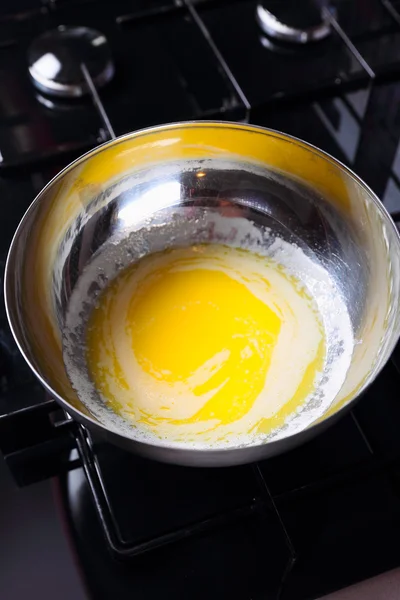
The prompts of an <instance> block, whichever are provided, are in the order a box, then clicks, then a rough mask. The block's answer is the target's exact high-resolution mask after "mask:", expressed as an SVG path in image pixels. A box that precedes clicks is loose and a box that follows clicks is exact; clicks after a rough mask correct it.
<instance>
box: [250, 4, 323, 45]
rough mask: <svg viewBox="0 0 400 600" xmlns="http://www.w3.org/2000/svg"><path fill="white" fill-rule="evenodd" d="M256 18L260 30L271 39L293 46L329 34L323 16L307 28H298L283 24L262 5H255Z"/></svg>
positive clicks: (313, 40) (321, 38)
mask: <svg viewBox="0 0 400 600" xmlns="http://www.w3.org/2000/svg"><path fill="white" fill-rule="evenodd" d="M256 17H257V21H258V24H259V25H260V27H261V29H262V30H263V31H264V32H265V33H266V34H267V35H269V36H271V37H272V38H275V39H278V40H282V41H284V42H290V43H294V44H308V43H309V42H316V41H319V40H323V39H325V38H326V37H327V36H328V35H329V34H330V33H331V25H330V22H329V20H328V19H327V18H326V16H325V15H322V14H321V22H320V23H318V24H316V25H312V26H310V27H307V28H299V27H295V26H293V25H290V24H288V23H284V22H283V21H282V20H281V19H280V18H278V17H276V16H275V15H274V14H273V12H272V11H271V10H269V9H268V8H267V7H266V6H264V4H263V3H260V4H258V5H257V8H256Z"/></svg>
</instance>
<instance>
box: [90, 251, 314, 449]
mask: <svg viewBox="0 0 400 600" xmlns="http://www.w3.org/2000/svg"><path fill="white" fill-rule="evenodd" d="M324 361H325V341H324V335H323V328H322V324H321V319H320V316H319V315H318V313H317V312H316V310H315V307H314V306H313V303H312V300H311V298H310V297H309V295H308V294H307V293H306V292H305V290H304V289H303V288H302V287H301V286H300V283H299V282H298V281H297V280H296V279H295V278H293V277H289V276H288V275H287V274H286V273H285V272H284V271H283V270H282V268H280V267H279V265H277V264H276V263H274V262H273V261H269V260H267V259H265V258H264V257H260V256H257V255H255V254H252V253H250V252H247V251H242V250H236V249H232V248H228V247H225V246H219V245H207V246H197V247H191V248H183V249H175V250H171V251H165V252H161V253H158V254H153V255H151V256H148V257H146V258H144V259H142V260H141V261H140V262H139V263H137V264H136V265H134V266H132V267H131V268H129V269H127V270H126V271H125V272H123V273H122V274H121V275H119V276H118V277H117V278H116V279H115V280H114V281H113V282H112V283H111V284H110V286H109V287H108V288H107V289H106V290H105V292H104V293H103V295H102V297H101V299H100V302H99V305H98V307H97V308H96V309H94V311H93V313H92V315H91V318H90V321H89V326H88V333H87V362H88V368H89V372H90V375H91V378H92V380H93V382H94V384H95V386H96V388H97V389H98V391H99V392H100V393H101V394H102V396H103V397H104V399H105V400H106V402H107V403H108V404H109V405H110V406H111V407H112V408H113V409H114V410H115V411H117V412H119V413H120V414H122V415H123V416H124V417H125V418H128V419H130V420H132V421H133V422H134V423H135V424H140V426H141V427H143V428H145V429H146V430H150V431H151V432H152V433H153V434H155V435H157V436H159V437H163V438H167V439H170V440H171V441H174V440H176V441H199V440H200V441H204V442H205V443H208V444H211V443H212V442H213V441H217V440H221V439H229V438H231V437H232V436H233V437H241V436H246V435H247V436H249V435H250V434H251V435H256V434H266V433H270V432H271V431H272V430H274V429H275V428H277V427H279V426H281V425H283V424H284V422H285V421H286V419H287V418H288V417H290V416H291V415H292V414H293V413H294V412H295V411H296V410H297V409H298V408H299V407H300V406H302V405H303V404H304V402H305V401H306V399H307V398H308V397H309V396H310V395H311V394H312V392H313V391H314V390H315V387H316V384H317V380H318V376H319V375H320V373H321V372H322V370H323V366H324Z"/></svg>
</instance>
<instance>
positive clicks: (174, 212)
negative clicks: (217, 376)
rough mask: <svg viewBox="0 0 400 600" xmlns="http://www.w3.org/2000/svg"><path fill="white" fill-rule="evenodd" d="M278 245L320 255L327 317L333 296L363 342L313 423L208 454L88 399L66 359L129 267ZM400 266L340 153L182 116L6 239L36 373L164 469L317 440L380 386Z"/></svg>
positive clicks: (387, 231) (24, 346)
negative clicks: (170, 250) (175, 255)
mask: <svg viewBox="0 0 400 600" xmlns="http://www.w3.org/2000/svg"><path fill="white" fill-rule="evenodd" d="M243 224H245V225H246V224H247V225H248V228H247V229H246V227H247V225H246V226H245V227H244V229H243V227H242V225H243ZM243 232H244V233H243ZM276 238H279V239H282V240H284V241H285V242H286V243H287V244H290V245H291V246H294V247H296V248H298V249H301V251H302V253H303V255H304V256H305V257H306V258H307V260H308V261H309V262H310V264H312V265H314V266H315V268H318V269H320V270H321V271H320V272H321V273H322V272H324V273H327V274H328V275H329V278H330V279H329V281H330V282H331V283H332V286H331V287H329V286H328V288H327V287H326V286H325V285H323V284H318V281H317V280H318V277H317V278H316V279H315V278H314V280H313V281H314V283H316V285H317V284H318V285H317V287H318V290H319V291H318V294H319V297H320V300H321V307H322V311H323V312H324V311H325V316H326V319H327V321H329V319H331V317H332V315H334V313H335V309H334V305H333V304H332V303H331V299H332V298H333V297H337V298H338V299H340V300H341V301H342V302H343V304H344V306H345V307H346V311H347V314H348V316H349V319H350V322H351V330H352V334H353V336H354V345H353V346H352V348H351V351H352V354H351V362H350V366H349V369H348V370H347V373H346V375H345V378H344V381H343V383H342V385H341V386H340V389H338V393H337V394H336V396H335V398H334V400H333V402H332V403H331V404H330V405H329V406H324V405H323V403H321V398H320V397H316V398H315V399H314V402H313V403H311V405H310V406H308V407H306V413H305V414H306V416H307V417H308V421H307V424H306V426H304V422H305V421H304V420H303V421H301V419H298V420H297V421H296V420H294V421H293V423H294V425H293V426H290V427H285V428H283V430H282V431H281V432H280V434H279V435H277V436H275V437H272V438H270V439H266V440H264V441H263V442H262V443H257V444H256V445H248V446H241V447H229V448H211V449H199V448H191V447H188V446H183V445H182V444H166V443H165V442H164V441H162V440H154V439H153V440H151V439H150V440H149V439H147V440H144V439H143V438H141V437H140V435H138V431H137V430H136V429H135V428H134V427H128V426H127V425H126V424H125V423H123V422H122V419H121V420H118V418H116V417H115V415H114V414H111V411H109V410H106V409H104V406H102V405H101V402H100V401H99V402H98V403H97V404H96V401H93V399H92V401H91V402H89V400H88V401H85V402H84V403H83V402H82V400H80V399H79V398H78V396H77V394H76V393H75V391H74V389H73V387H72V385H71V383H70V379H69V377H68V376H67V372H66V369H65V364H66V363H65V358H67V359H68V360H70V361H72V362H74V361H75V366H77V367H79V366H81V367H82V368H83V356H84V353H83V347H84V330H85V323H86V320H87V317H88V315H89V314H90V310H91V306H92V304H93V302H95V301H96V298H97V297H98V295H99V294H100V293H101V291H102V289H103V288H104V287H106V286H107V284H108V282H109V281H110V280H111V279H112V278H113V277H114V276H115V275H116V274H117V273H118V272H119V271H120V270H122V269H124V268H125V267H126V266H127V265H128V264H130V263H132V262H135V261H137V260H138V259H139V258H141V257H142V256H144V255H146V254H149V253H152V252H154V251H157V250H160V249H164V248H166V247H173V246H182V245H187V244H191V243H198V242H202V243H208V242H223V243H225V244H230V245H233V246H243V245H244V244H245V245H247V246H250V247H255V248H256V249H257V250H258V251H259V252H261V253H263V252H264V251H265V252H266V253H268V252H269V251H270V250H269V249H270V248H271V247H273V241H274V240H275V239H276ZM399 266H400V238H399V234H398V232H397V230H396V228H395V226H394V224H393V222H392V220H391V219H390V217H389V215H388V213H387V212H386V211H385V209H384V208H383V206H382V204H381V203H380V201H379V200H378V199H377V197H376V196H375V195H374V194H373V193H372V191H371V190H370V189H369V188H368V187H367V186H366V185H365V184H364V183H363V182H362V181H361V180H360V179H359V178H358V177H357V176H356V175H354V173H352V172H351V171H350V170H349V169H347V168H346V167H345V166H344V165H342V164H340V163H339V162H338V161H336V160H334V159H333V158H332V157H330V156H328V155H327V154H325V153H324V152H322V151H320V150H318V149H317V148H314V147H312V146H310V145H308V144H306V143H304V142H302V141H300V140H297V139H294V138H292V137H290V136H287V135H283V134H281V133H277V132H274V131H270V130H267V129H263V128H260V127H253V126H249V125H241V124H235V123H219V122H210V123H207V122H197V123H196V122H193V123H177V124H173V125H166V126H160V127H155V128H151V129H147V130H144V131H139V132H136V133H132V134H129V135H126V136H123V137H121V138H118V139H116V140H114V141H112V142H109V143H107V144H104V145H103V146H100V147H98V148H96V149H95V150H93V151H91V152H89V153H88V154H86V155H85V156H83V157H81V158H80V159H78V160H76V161H75V162H74V163H72V164H71V165H70V166H68V167H67V168H66V169H64V171H62V172H61V173H60V174H59V175H57V177H55V178H54V179H53V180H52V181H51V182H50V183H49V184H48V185H47V186H46V187H45V188H44V189H43V190H42V192H41V193H40V194H39V195H38V196H37V198H36V199H35V200H34V202H33V203H32V205H31V206H30V208H29V209H28V211H27V212H26V214H25V216H24V217H23V219H22V221H21V223H20V225H19V227H18V229H17V232H16V234H15V236H14V239H13V242H12V244H11V248H10V252H9V256H8V261H7V266H6V275H5V298H6V309H7V314H8V318H9V322H10V326H11V329H12V331H13V334H14V337H15V339H16V341H17V344H18V346H19V348H20V350H21V352H22V354H23V356H24V357H25V359H26V361H27V362H28V364H29V366H30V367H31V369H32V370H33V372H34V373H35V375H36V376H37V377H38V379H39V380H40V381H41V383H42V384H43V385H44V386H45V388H46V389H47V390H48V392H49V393H50V394H51V395H52V396H53V397H54V398H56V399H57V401H58V402H59V403H60V404H61V406H63V407H64V408H65V410H66V411H67V412H68V413H69V414H70V415H71V416H72V417H73V418H75V419H77V420H78V421H80V422H81V423H83V424H84V425H86V426H87V427H88V428H90V429H93V430H95V431H97V432H98V433H100V434H102V435H103V436H104V437H105V438H106V439H108V440H109V441H111V442H113V443H115V444H118V445H119V446H122V447H124V448H126V449H128V450H132V451H135V452H139V453H141V454H143V455H146V456H149V457H152V458H156V459H159V460H163V461H167V462H173V463H177V464H186V465H199V466H204V465H213V466H214V465H215V466H218V465H228V464H239V463H246V462H251V461H254V460H259V459H261V458H266V457H269V456H272V455H275V454H277V453H280V452H283V451H285V450H287V449H289V448H292V447H294V446H296V445H297V444H300V443H302V442H304V441H306V440H308V439H310V438H311V437H312V436H314V435H316V434H317V433H318V432H319V431H321V430H322V429H324V428H325V427H327V426H328V425H329V424H330V423H332V422H333V421H334V420H336V419H337V418H338V417H339V415H340V414H341V413H342V412H343V411H344V410H346V408H348V407H349V406H350V404H351V403H352V402H353V401H354V400H355V399H356V398H357V397H359V396H360V394H361V393H362V392H363V390H365V388H366V387H367V386H368V385H369V384H370V383H371V382H372V381H373V380H374V378H375V377H376V376H377V374H378V373H379V371H380V370H381V369H382V367H383V365H384V364H385V362H386V361H387V360H388V358H389V356H390V354H391V352H392V350H393V347H394V345H395V343H396V342H397V340H398V337H399V335H400V320H399V314H400V311H399V309H398V306H399V293H400V278H399ZM304 275H305V276H307V274H306V273H305V274H304ZM332 318H333V317H332ZM331 324H332V327H331V331H330V334H329V335H330V342H331V346H330V347H331V358H330V364H331V366H332V365H335V364H336V359H337V358H338V357H339V356H340V355H341V352H342V346H343V340H341V339H340V336H339V337H338V335H337V331H336V330H335V323H334V319H333V320H332V323H331ZM335 336H336V338H335ZM66 341H67V344H66ZM63 348H64V358H63ZM66 348H67V350H66ZM68 348H69V350H68ZM71 348H72V351H71ZM289 370H290V367H289V366H288V371H289ZM329 372H331V371H329ZM327 375H329V373H328V372H327ZM343 377H344V373H343ZM322 408H323V410H322ZM296 423H297V425H296ZM302 423H303V425H302Z"/></svg>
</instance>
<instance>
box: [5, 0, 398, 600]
mask: <svg viewBox="0 0 400 600" xmlns="http://www.w3.org/2000/svg"><path fill="white" fill-rule="evenodd" d="M284 1H285V2H286V1H288V2H291V4H292V6H293V5H294V3H293V0H270V1H269V2H268V6H273V5H274V3H275V4H276V3H277V2H284ZM265 4H267V3H265ZM330 4H331V5H334V6H333V8H334V11H333V12H332V13H331V14H332V15H333V18H334V19H335V27H334V30H333V31H332V33H331V35H330V36H329V37H328V38H327V39H325V40H323V41H321V42H317V43H315V44H313V45H310V46H306V47H298V46H290V45H287V44H284V43H280V42H276V41H274V40H272V39H271V38H269V37H268V36H266V35H265V34H264V33H263V32H262V31H261V29H260V28H259V26H258V24H257V22H256V19H255V8H256V5H257V2H254V1H253V0H241V1H240V0H238V1H236V2H234V1H229V2H228V1H226V0H197V1H196V2H195V1H193V2H189V1H186V0H181V1H177V2H174V1H173V0H151V1H150V0H115V1H114V2H100V1H98V0H87V1H79V0H48V1H42V2H41V1H40V0H36V1H35V0H7V1H5V0H3V1H2V3H1V7H0V83H1V85H0V201H1V202H2V215H1V220H0V267H1V273H2V272H3V270H4V262H5V258H6V254H7V249H8V246H9V243H10V241H11V237H12V235H13V232H14V230H15V228H16V226H17V224H18V222H19V220H20V218H21V216H22V215H23V213H24V211H25V209H26V208H27V207H28V205H29V203H30V202H31V201H32V199H33V198H34V196H35V195H36V193H37V192H38V191H39V190H40V189H41V188H42V187H43V185H45V183H46V182H47V181H49V179H51V177H53V176H54V175H55V174H56V173H57V172H58V171H59V170H60V169H61V168H62V167H63V166H65V165H66V164H67V163H68V162H69V161H70V160H71V159H73V158H74V157H76V156H78V155H79V154H81V153H82V152H83V151H85V150H86V149H90V148H91V147H93V146H95V145H96V144H97V143H99V142H101V141H104V140H107V139H108V138H109V137H110V134H111V133H112V132H111V131H110V128H109V127H107V121H105V120H104V114H102V113H101V111H99V106H98V104H96V102H93V97H90V96H88V97H86V98H83V99H75V100H60V99H58V100H56V99H54V98H51V97H50V96H46V94H42V93H39V92H37V91H35V89H34V87H33V86H32V83H31V81H30V79H29V76H28V71H27V59H26V56H27V49H28V47H29V45H30V43H31V41H32V40H33V39H34V38H35V37H37V36H38V35H39V34H40V33H42V32H43V31H47V30H49V29H51V28H54V27H57V26H59V25H83V26H90V27H94V28H96V29H98V30H99V31H100V32H102V33H104V34H105V35H106V37H107V39H108V41H109V44H110V47H111V51H112V54H113V59H114V63H115V77H114V79H113V80H112V81H111V82H110V83H109V84H108V85H107V86H105V87H104V88H102V89H101V90H98V92H99V96H100V102H101V104H102V106H103V108H104V111H105V113H106V115H107V117H108V119H109V120H110V122H111V125H112V128H113V130H114V131H115V132H116V134H117V135H118V134H122V133H125V132H127V131H130V130H134V129H137V128H140V127H145V126H149V125H153V124H157V123H162V122H170V121H174V120H183V119H210V118H216V119H230V120H246V121H249V122H252V123H257V124H260V125H265V126H268V127H271V128H275V129H278V130H281V131H284V132H287V133H290V134H292V135H295V136H297V137H300V138H302V139H305V140H307V141H309V142H311V143H313V144H315V145H316V146H319V147H321V148H322V149H324V150H326V151H327V152H329V153H331V154H332V155H334V156H335V157H337V158H338V159H339V160H341V161H343V162H344V163H346V164H348V165H349V166H351V167H352V168H353V169H354V170H355V172H356V173H357V174H359V175H360V176H361V177H362V178H364V179H365V181H366V182H367V183H368V184H369V185H370V186H371V187H372V188H373V190H374V191H375V192H376V193H377V194H378V196H379V197H380V198H382V200H383V202H384V204H385V205H386V207H387V208H388V210H389V211H391V212H392V214H393V215H394V216H395V217H396V218H399V216H400V2H398V1H397V0H391V1H389V0H382V1H381V0H335V1H334V2H331V3H330ZM1 302H2V304H1V306H0V447H1V450H2V452H3V454H4V457H5V459H6V461H7V463H8V465H9V467H10V469H11V471H12V473H13V475H14V477H15V479H16V481H17V483H19V484H20V485H28V484H30V483H33V482H34V481H37V480H40V479H43V478H46V477H52V476H57V477H58V481H59V490H60V494H61V499H62V504H63V507H64V511H65V514H66V517H67V519H68V523H69V532H70V535H71V539H72V541H73V545H74V548H75V551H76V553H77V556H78V559H79V564H80V566H81V569H82V574H83V577H84V579H85V581H86V583H87V589H88V595H89V597H91V598H94V599H95V600H102V599H103V598H107V599H108V598H110V597H116V598H118V599H121V600H123V599H124V598H128V597H129V598H131V597H132V596H135V597H136V598H137V599H138V600H139V599H140V600H142V599H143V600H150V599H153V598H158V597H160V596H161V595H164V596H166V597H167V598H168V597H172V596H173V597H174V598H176V599H177V600H179V599H186V598H191V599H192V600H196V599H197V598H198V599H200V598H201V599H203V598H204V597H207V598H210V599H214V598H215V599H216V598H225V597H227V598H228V597H229V598H232V600H234V599H238V600H239V599H240V600H250V599H253V600H261V599H263V600H269V599H275V598H283V599H289V600H290V599H296V600H301V599H311V598H317V597H319V596H322V595H323V594H325V593H327V592H329V591H331V590H334V589H338V588H340V587H344V586H346V585H349V584H351V583H353V582H355V581H358V580H361V579H365V578H366V577H370V576H373V575H375V574H377V573H379V572H382V571H385V570H388V569H390V568H392V567H395V566H398V565H399V564H400V551H399V545H398V540H399V539H400V439H399V434H398V431H399V427H400V402H399V391H400V346H399V347H398V348H397V349H396V351H395V353H394V355H393V358H392V359H391V360H390V361H389V363H388V364H387V366H386V367H385V369H384V371H383V372H382V374H381V375H380V376H379V378H378V379H377V381H376V382H375V383H374V384H373V385H372V386H371V388H370V389H369V390H368V392H367V393H366V394H365V395H364V397H363V398H362V399H361V400H360V402H359V403H358V404H357V405H356V406H355V407H354V409H353V410H352V411H351V412H350V413H348V414H347V415H346V416H344V417H343V418H342V419H341V420H340V421H339V422H338V423H337V424H335V425H334V426H332V427H331V428H330V429H329V430H328V431H327V432H325V433H323V434H322V435H320V436H318V437H317V438H316V439H314V440H313V441H312V442H310V443H308V444H306V445H304V446H302V447H301V448H297V449H296V450H295V451H292V452H290V453H287V454H285V455H283V456H280V457H278V458H275V459H271V460H269V461H265V462H262V463H259V464H257V465H250V466H244V467H237V468H230V469H215V470H212V469H186V468H182V467H172V466H167V465H162V464H157V463H152V462H149V461H146V460H144V459H140V458H137V457H135V456H133V455H130V454H127V453H125V452H122V451H121V450H118V449H116V448H114V447H111V446H109V445H107V444H105V443H103V442H101V441H99V440H92V439H88V437H87V435H86V433H85V431H84V430H83V429H82V428H80V427H78V426H76V425H75V424H73V423H71V422H70V421H69V420H68V419H66V418H65V415H64V414H63V413H62V411H60V410H58V409H57V405H56V403H55V402H54V401H53V400H52V399H51V398H49V397H47V396H46V395H45V393H44V391H43V390H42V389H41V387H40V386H39V385H38V384H37V383H36V382H35V381H34V379H33V376H32V375H31V373H30V371H29V369H28V368H27V367H26V366H25V364H24V361H23V360H22V358H21V357H20V355H19V353H18V350H17V348H16V346H15V344H14V342H13V340H12V336H11V334H10V332H9V330H8V326H7V323H6V316H5V311H4V306H3V300H1ZM60 585H62V582H60Z"/></svg>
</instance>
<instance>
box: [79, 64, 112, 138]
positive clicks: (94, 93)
mask: <svg viewBox="0 0 400 600" xmlns="http://www.w3.org/2000/svg"><path fill="white" fill-rule="evenodd" d="M81 70H82V73H83V76H84V78H85V81H86V84H87V86H88V88H89V90H90V93H91V95H92V99H93V104H94V106H95V108H96V109H97V112H98V113H99V115H100V118H101V120H102V122H103V125H104V127H105V128H106V130H107V132H108V135H109V136H110V139H111V140H115V138H116V135H115V133H114V129H113V127H112V125H111V122H110V119H109V118H108V115H107V113H106V110H105V108H104V105H103V103H102V101H101V100H100V96H99V94H98V93H97V90H96V86H95V85H94V83H93V79H92V77H91V75H90V73H89V71H88V69H87V67H86V65H85V64H84V63H81Z"/></svg>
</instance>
